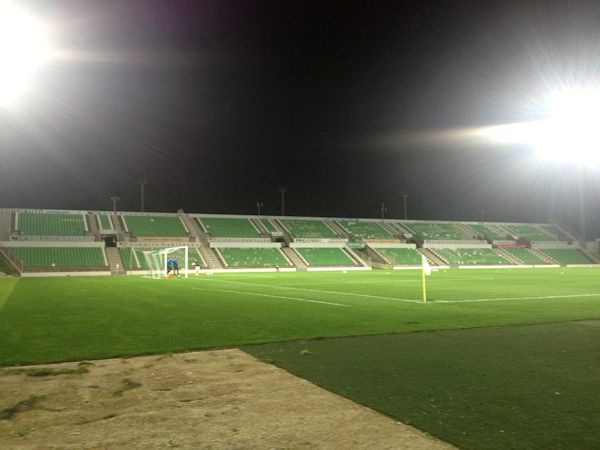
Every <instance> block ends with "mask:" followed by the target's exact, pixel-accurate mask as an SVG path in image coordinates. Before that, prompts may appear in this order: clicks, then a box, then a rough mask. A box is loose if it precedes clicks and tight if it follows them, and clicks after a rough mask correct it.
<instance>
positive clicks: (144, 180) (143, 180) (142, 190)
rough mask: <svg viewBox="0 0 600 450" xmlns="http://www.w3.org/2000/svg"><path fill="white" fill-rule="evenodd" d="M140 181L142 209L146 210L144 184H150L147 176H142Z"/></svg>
mask: <svg viewBox="0 0 600 450" xmlns="http://www.w3.org/2000/svg"><path fill="white" fill-rule="evenodd" d="M138 183H139V184H140V197H141V198H140V211H141V212H144V186H146V185H147V184H148V180H147V179H146V178H140V179H139V181H138Z"/></svg>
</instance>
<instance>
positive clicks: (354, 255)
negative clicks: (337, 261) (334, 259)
mask: <svg viewBox="0 0 600 450" xmlns="http://www.w3.org/2000/svg"><path fill="white" fill-rule="evenodd" d="M342 251H343V252H344V253H346V254H347V255H348V256H349V257H350V259H352V260H354V262H355V263H356V264H357V265H359V266H363V267H370V266H369V264H368V262H367V261H365V260H364V259H363V258H361V257H360V255H359V254H358V253H356V252H355V251H354V250H352V249H351V248H350V247H343V248H342Z"/></svg>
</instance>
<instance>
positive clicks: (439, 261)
mask: <svg viewBox="0 0 600 450" xmlns="http://www.w3.org/2000/svg"><path fill="white" fill-rule="evenodd" d="M417 250H418V251H419V253H421V254H422V255H424V256H425V258H427V259H428V260H429V261H430V262H432V263H433V264H435V265H437V266H447V265H448V261H446V260H445V259H443V258H442V257H441V256H439V255H438V254H437V253H435V252H434V251H433V250H432V249H429V248H419V249H417Z"/></svg>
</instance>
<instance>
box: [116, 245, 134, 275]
mask: <svg viewBox="0 0 600 450" xmlns="http://www.w3.org/2000/svg"><path fill="white" fill-rule="evenodd" d="M134 252H135V250H134V249H133V248H132V247H121V248H119V253H120V254H121V260H122V261H123V267H125V270H137V269H139V266H138V264H137V262H136V259H135V256H134Z"/></svg>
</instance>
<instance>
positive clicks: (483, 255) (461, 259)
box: [435, 248, 512, 265]
mask: <svg viewBox="0 0 600 450" xmlns="http://www.w3.org/2000/svg"><path fill="white" fill-rule="evenodd" d="M435 252H436V253H437V254H438V255H439V256H441V257H442V258H444V259H445V260H446V261H448V264H458V265H506V264H512V263H511V262H510V261H508V260H506V259H504V258H503V257H502V256H500V255H499V254H498V253H496V252H495V251H494V250H492V249H489V248H457V249H449V248H438V249H435Z"/></svg>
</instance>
